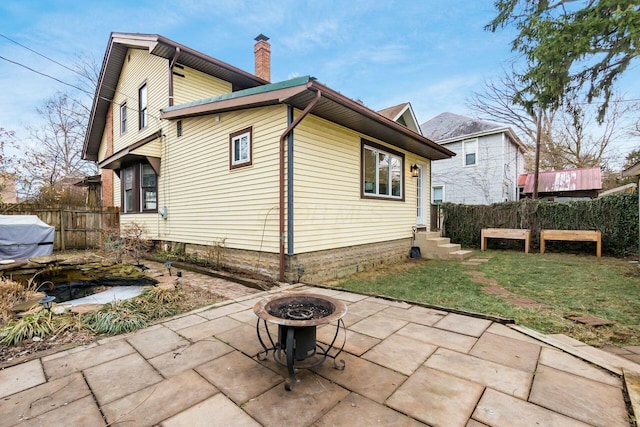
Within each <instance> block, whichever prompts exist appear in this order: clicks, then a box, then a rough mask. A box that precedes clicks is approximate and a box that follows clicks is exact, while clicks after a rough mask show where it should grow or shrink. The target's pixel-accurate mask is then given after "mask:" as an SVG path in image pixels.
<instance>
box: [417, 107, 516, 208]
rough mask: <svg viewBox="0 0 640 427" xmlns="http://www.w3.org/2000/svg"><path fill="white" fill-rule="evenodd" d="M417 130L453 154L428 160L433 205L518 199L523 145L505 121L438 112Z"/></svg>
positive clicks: (485, 202)
mask: <svg viewBox="0 0 640 427" xmlns="http://www.w3.org/2000/svg"><path fill="white" fill-rule="evenodd" d="M420 127H421V129H422V134H423V135H424V136H425V137H427V138H429V139H431V140H433V141H435V142H437V143H438V144H440V145H443V146H445V147H446V148H448V149H449V150H451V151H453V152H454V153H456V156H455V157H452V158H449V159H445V160H438V161H434V162H432V164H431V201H432V203H441V202H451V203H461V204H467V205H485V204H491V203H499V202H505V201H514V200H518V176H519V175H520V174H521V173H523V172H524V153H525V150H526V149H525V146H524V145H523V144H522V142H521V141H520V140H519V139H518V137H517V136H516V134H515V133H514V132H513V130H512V129H511V128H510V127H508V126H504V125H500V124H496V123H491V122H487V121H483V120H479V119H472V118H470V117H465V116H461V115H459V114H453V113H442V114H440V115H438V116H436V117H434V118H432V119H431V120H428V121H426V122H424V123H422V125H420Z"/></svg>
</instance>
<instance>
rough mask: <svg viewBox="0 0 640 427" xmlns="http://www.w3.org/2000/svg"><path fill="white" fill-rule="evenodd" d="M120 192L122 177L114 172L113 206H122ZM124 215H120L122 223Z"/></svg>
mask: <svg viewBox="0 0 640 427" xmlns="http://www.w3.org/2000/svg"><path fill="white" fill-rule="evenodd" d="M120 192H121V188H120V178H118V175H117V174H115V173H114V174H113V206H118V207H120V205H121V203H120V201H121V200H120ZM122 217H123V215H120V223H122Z"/></svg>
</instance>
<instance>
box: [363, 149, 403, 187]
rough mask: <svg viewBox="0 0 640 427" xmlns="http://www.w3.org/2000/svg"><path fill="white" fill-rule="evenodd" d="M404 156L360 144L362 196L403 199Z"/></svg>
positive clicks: (388, 150)
mask: <svg viewBox="0 0 640 427" xmlns="http://www.w3.org/2000/svg"><path fill="white" fill-rule="evenodd" d="M403 171H404V155H403V154H401V153H398V152H396V151H393V150H390V149H388V148H385V147H382V146H379V145H377V144H373V143H371V142H368V141H367V142H366V143H365V142H364V141H363V143H362V196H363V197H382V198H390V199H403V198H404V191H403V184H404V174H403Z"/></svg>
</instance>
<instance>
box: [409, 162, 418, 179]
mask: <svg viewBox="0 0 640 427" xmlns="http://www.w3.org/2000/svg"><path fill="white" fill-rule="evenodd" d="M410 170H411V176H412V177H414V178H417V177H419V176H420V168H419V167H418V165H416V164H415V163H414V164H412V165H411V168H410Z"/></svg>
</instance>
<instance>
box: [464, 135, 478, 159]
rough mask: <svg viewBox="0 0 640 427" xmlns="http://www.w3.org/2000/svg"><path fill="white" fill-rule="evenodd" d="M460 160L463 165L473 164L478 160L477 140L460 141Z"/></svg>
mask: <svg viewBox="0 0 640 427" xmlns="http://www.w3.org/2000/svg"><path fill="white" fill-rule="evenodd" d="M462 162H463V165H464V166H473V165H475V164H476V163H477V162H478V140H477V139H472V140H470V141H464V142H463V143H462Z"/></svg>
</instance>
